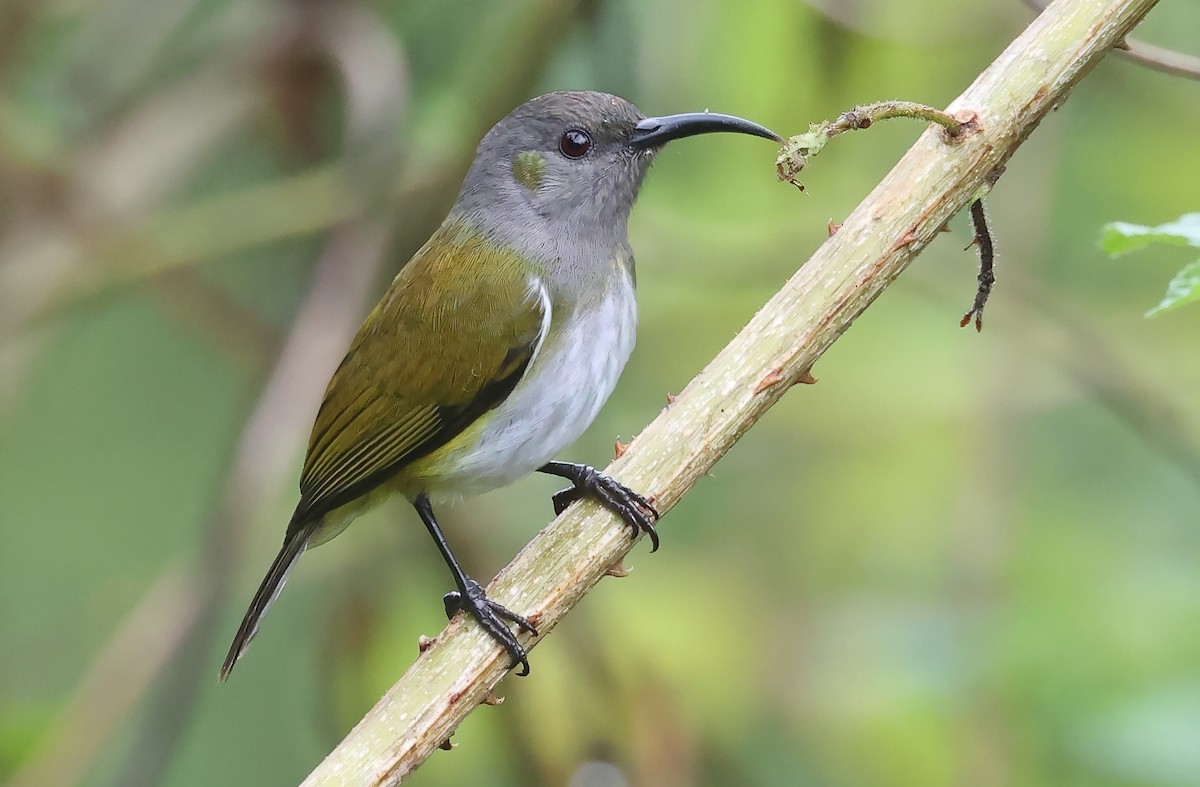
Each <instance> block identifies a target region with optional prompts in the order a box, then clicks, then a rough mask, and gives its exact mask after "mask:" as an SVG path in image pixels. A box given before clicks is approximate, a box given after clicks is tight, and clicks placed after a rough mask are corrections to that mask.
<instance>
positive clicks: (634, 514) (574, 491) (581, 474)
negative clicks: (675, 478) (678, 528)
mask: <svg viewBox="0 0 1200 787" xmlns="http://www.w3.org/2000/svg"><path fill="white" fill-rule="evenodd" d="M538 472H539V473H546V474H547V475H556V476H558V477H560V478H565V479H567V480H568V481H570V482H571V483H572V484H574V486H572V487H571V488H570V489H564V490H562V491H561V492H558V493H557V494H555V495H554V497H552V498H551V500H552V501H553V503H554V513H556V514H561V513H562V512H563V511H565V510H567V506H569V505H571V504H572V503H574V502H575V501H577V500H580V499H582V498H583V497H585V496H586V497H590V498H592V499H593V500H595V501H596V502H598V503H599V504H600V505H602V506H604V507H605V508H607V509H608V510H609V511H612V512H613V513H614V514H616V515H617V516H619V517H621V519H623V520H624V521H625V524H627V525H629V528H630V529H631V530H632V531H633V535H634V537H636V536H637V535H638V533H645V534H646V535H647V537H649V539H650V551H651V552H655V551H657V550H658V533H657V532H656V531H655V529H654V523H655V522H656V521H658V511H657V510H656V509H655V508H654V506H652V505H651V504H650V501H649V500H647V499H646V498H644V497H642V496H641V495H639V494H638V493H637V492H635V491H633V490H632V489H630V488H629V487H627V486H625V485H623V484H621V483H618V482H617V481H614V480H613V479H611V478H609V477H608V476H606V475H604V473H601V472H600V471H599V470H597V469H596V468H594V467H591V466H589V465H577V464H574V463H572V462H547V463H546V464H544V465H542V466H541V467H539V468H538Z"/></svg>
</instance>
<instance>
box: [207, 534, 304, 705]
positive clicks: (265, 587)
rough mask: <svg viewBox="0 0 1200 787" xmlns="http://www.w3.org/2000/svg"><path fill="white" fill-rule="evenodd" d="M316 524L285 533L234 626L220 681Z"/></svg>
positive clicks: (242, 650) (250, 636) (239, 654)
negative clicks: (237, 622) (235, 630)
mask: <svg viewBox="0 0 1200 787" xmlns="http://www.w3.org/2000/svg"><path fill="white" fill-rule="evenodd" d="M319 524H320V520H319V519H318V520H317V521H315V522H311V523H309V524H306V525H304V526H303V527H301V528H299V529H297V530H296V531H295V532H289V533H288V536H287V538H285V539H284V541H283V548H282V549H280V550H279V554H278V555H276V556H275V562H273V563H271V568H269V569H268V570H267V575H266V576H265V577H263V581H262V584H261V585H259V586H258V592H257V593H255V594H254V598H253V599H252V600H251V601H250V608H249V609H247V610H246V617H244V618H242V625H241V626H239V627H238V630H237V634H235V635H234V637H233V644H232V645H230V646H229V655H227V656H226V657H225V663H224V664H222V665H221V675H220V680H221V682H224V681H225V679H226V678H228V677H229V673H230V672H232V671H233V665H234V664H237V660H238V659H240V658H241V657H242V654H243V653H245V652H246V648H247V647H248V646H249V645H250V640H252V639H254V635H255V634H256V633H257V632H258V624H259V621H260V620H262V616H263V615H265V614H267V610H268V609H270V608H271V603H272V602H273V601H275V597H276V596H278V595H279V591H281V590H283V584H284V583H285V582H287V578H288V574H289V573H290V572H291V570H292V566H294V565H296V560H297V559H298V558H299V557H300V553H302V552H303V551H304V548H305V547H307V546H308V541H309V539H311V538H312V536H313V533H314V532H316V529H317V526H318V525H319ZM289 530H290V528H289Z"/></svg>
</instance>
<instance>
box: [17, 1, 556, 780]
mask: <svg viewBox="0 0 1200 787" xmlns="http://www.w3.org/2000/svg"><path fill="white" fill-rule="evenodd" d="M296 8H297V9H299V10H300V11H301V12H302V13H301V16H302V17H303V18H300V19H297V20H293V22H292V23H291V24H290V26H289V33H288V36H291V38H289V40H301V41H303V40H304V39H296V38H295V36H302V35H314V36H317V39H316V40H315V41H314V40H307V41H305V43H304V44H303V46H305V47H308V48H309V49H311V48H313V47H315V48H316V49H318V50H319V51H325V52H327V54H328V57H329V59H330V60H332V61H333V62H334V63H336V73H338V74H339V75H340V77H341V81H342V90H343V91H344V93H345V95H346V103H347V120H346V140H345V145H346V153H345V154H344V155H343V156H342V157H341V158H340V159H339V160H338V161H337V162H335V163H330V164H321V165H318V166H314V167H312V168H310V169H309V170H307V171H306V172H304V173H301V174H299V175H293V176H288V177H285V178H281V179H280V180H278V181H275V182H272V183H268V184H267V185H265V186H263V185H258V186H253V187H249V188H246V189H244V190H242V191H238V192H233V193H232V194H223V195H220V196H216V197H210V198H207V199H204V200H202V201H199V202H196V203H192V204H190V205H185V206H183V207H177V208H168V209H164V210H157V211H154V212H149V211H143V210H142V208H143V207H148V206H149V200H146V199H145V198H144V197H142V196H140V195H141V194H143V193H148V191H157V188H159V187H161V186H156V187H154V188H151V185H152V184H150V183H146V184H145V185H144V186H142V187H139V188H140V189H147V190H148V191H147V192H143V191H141V190H139V191H137V192H136V193H130V195H129V198H130V199H132V200H133V201H134V202H136V203H137V205H138V211H136V212H135V213H136V215H137V216H138V218H137V220H136V221H135V222H132V223H128V224H125V225H120V224H118V226H119V227H120V226H123V227H124V229H122V230H120V231H119V232H117V233H111V232H110V233H104V234H99V235H97V234H95V233H91V234H88V233H83V234H79V233H77V232H76V230H77V229H78V228H76V227H73V226H63V225H56V227H55V229H54V230H53V232H55V233H57V232H63V233H65V235H64V236H63V237H64V238H66V239H67V240H66V241H65V242H66V243H67V246H64V247H63V248H62V250H63V251H65V252H66V253H67V256H66V257H62V258H59V260H60V261H61V262H63V263H64V265H63V266H61V267H60V268H57V270H59V271H60V273H61V274H62V275H61V276H60V277H54V278H51V279H49V280H47V279H45V278H42V279H40V280H38V277H34V276H32V275H30V277H29V278H28V279H25V278H23V277H24V276H25V275H26V274H27V273H29V272H32V271H36V272H37V273H38V275H39V276H41V275H42V274H45V273H46V271H45V270H44V269H41V268H37V267H36V263H38V262H39V260H37V259H25V258H23V257H21V255H19V254H16V255H14V256H10V257H8V258H4V257H3V254H0V280H4V281H8V282H13V281H15V282H17V283H18V284H20V283H22V282H24V283H26V284H29V285H31V286H33V285H37V286H39V287H40V286H46V289H43V290H38V293H39V294H41V295H44V296H45V297H44V298H43V297H37V298H33V299H31V300H29V301H27V302H25V303H24V304H23V305H22V309H21V310H20V311H19V312H16V313H14V312H12V311H8V312H5V319H4V320H2V321H0V322H3V325H0V337H5V336H7V337H9V338H11V337H12V336H13V335H14V333H13V332H17V331H20V330H24V329H25V328H27V327H28V325H29V322H28V321H29V320H31V319H32V320H35V321H37V322H39V323H41V322H43V321H44V320H45V318H46V317H49V316H52V315H53V314H57V313H59V312H60V311H61V310H62V309H64V308H67V307H69V306H71V305H73V304H75V303H79V302H81V301H82V300H83V299H86V298H89V297H91V296H93V295H94V294H96V293H98V292H102V291H104V290H106V289H108V288H111V287H113V286H114V285H118V284H122V283H127V282H133V281H137V280H139V279H146V280H148V283H149V285H150V290H151V292H152V293H154V295H155V296H156V297H157V298H158V299H160V300H161V301H162V302H163V303H165V304H168V305H171V306H174V307H175V309H176V311H175V312H174V314H173V316H174V317H176V318H177V319H180V320H183V321H185V322H186V323H187V324H189V325H190V326H192V327H193V328H195V329H198V330H200V331H201V332H202V333H203V335H205V336H206V337H208V338H210V339H215V340H216V342H217V345H218V346H219V347H222V348H224V349H225V350H227V351H228V352H230V353H232V354H233V355H234V356H235V357H237V358H239V360H246V361H247V362H249V363H250V364H252V366H254V368H262V365H263V364H270V363H274V366H275V368H274V370H273V371H272V372H271V374H270V376H269V379H268V380H267V382H266V385H265V387H264V389H263V390H262V392H261V394H260V396H259V399H258V402H257V403H256V404H255V406H254V408H253V411H252V413H251V414H250V416H249V418H248V420H247V421H246V424H245V426H244V428H243V431H242V434H241V437H240V439H239V441H238V444H237V446H236V447H235V448H234V450H233V458H232V460H231V463H230V469H229V473H228V475H227V477H226V478H225V480H224V482H223V486H222V488H221V489H220V491H218V492H216V493H215V497H214V504H213V511H212V513H211V515H210V516H209V518H208V520H207V523H206V525H205V526H204V532H205V536H204V541H203V543H202V545H201V553H202V555H201V561H200V563H199V565H197V566H195V567H193V568H192V569H190V570H187V571H182V570H180V569H178V568H175V569H173V571H174V572H175V573H174V574H170V576H171V577H174V581H175V582H176V584H181V585H182V590H181V591H180V592H181V593H182V594H183V595H179V594H176V596H178V598H176V596H171V597H165V596H164V590H163V588H165V587H175V585H170V584H169V583H166V580H165V579H164V580H163V581H160V582H159V583H156V584H154V585H152V586H150V587H149V588H148V589H147V591H146V593H145V595H144V596H143V599H142V601H141V603H140V604H139V606H138V611H136V612H135V613H132V614H136V615H137V617H136V619H134V618H130V619H129V620H127V621H126V622H125V623H123V624H122V625H121V626H120V627H118V628H117V630H116V631H115V632H114V635H113V637H112V639H111V640H110V642H109V644H108V646H107V647H106V650H105V653H118V654H126V655H124V656H122V657H121V658H120V659H117V660H116V662H117V663H118V666H119V669H118V668H114V667H112V665H111V663H112V662H113V659H112V658H108V659H107V660H105V661H100V662H97V663H96V664H95V665H93V667H92V672H91V675H92V676H93V677H92V678H89V679H88V680H87V681H86V682H85V683H84V684H83V685H82V686H81V687H80V689H79V690H78V691H77V693H76V695H75V696H74V697H73V698H72V700H71V701H70V702H69V703H68V704H67V706H66V707H65V709H64V711H63V712H62V714H61V715H60V717H59V721H58V723H57V724H56V726H55V728H54V729H55V730H56V731H57V732H56V734H54V735H51V736H48V737H46V738H45V739H44V740H43V741H42V742H41V744H40V746H39V748H38V751H37V753H36V755H35V756H34V757H32V758H31V759H30V760H29V761H28V764H27V767H26V768H25V769H23V770H22V772H21V774H19V775H18V780H17V781H16V782H14V783H15V784H41V783H49V782H44V781H43V779H42V776H43V775H44V774H47V773H54V774H58V775H59V776H62V777H63V778H62V779H61V780H60V779H59V778H58V776H56V777H55V779H53V780H52V781H53V783H56V784H70V783H74V782H76V781H78V779H79V777H80V776H81V774H83V773H86V771H87V769H88V768H89V766H90V765H91V764H92V761H93V760H94V758H95V756H96V755H97V754H98V753H99V752H100V751H101V750H102V745H103V743H104V741H105V740H107V739H108V738H109V737H110V736H111V735H112V734H113V733H114V732H115V730H116V728H117V726H118V725H119V724H120V723H122V722H123V721H125V719H126V718H127V717H128V713H129V711H130V710H131V709H133V708H135V707H137V704H138V700H139V699H141V698H142V697H143V696H144V695H145V694H147V693H148V692H150V691H151V690H152V689H153V690H154V696H153V699H152V702H151V703H150V705H149V707H148V708H147V709H146V712H145V715H144V719H143V721H141V722H139V728H138V730H137V732H136V733H135V735H136V738H135V741H134V744H133V745H132V746H131V747H130V748H129V749H128V751H129V752H130V754H129V756H128V757H127V759H126V762H125V764H124V766H123V767H122V768H121V769H120V774H119V778H118V781H117V783H120V784H122V785H123V786H126V785H133V784H154V783H158V781H159V780H160V778H161V773H162V770H163V769H164V768H165V767H166V764H167V763H168V762H169V760H170V757H171V755H172V753H173V751H174V747H175V743H176V741H177V740H178V736H179V734H180V732H181V731H182V730H184V729H186V727H187V724H188V720H189V719H190V718H191V708H192V706H193V704H194V701H195V698H196V687H197V686H198V685H199V682H200V681H203V680H205V679H207V678H208V677H210V676H211V674H212V673H211V669H210V668H211V667H212V665H211V664H208V663H207V661H206V660H205V656H206V655H207V652H208V651H207V645H208V644H209V642H210V641H211V640H212V638H213V637H214V636H215V629H216V623H217V620H218V619H219V618H218V616H219V614H220V613H221V611H222V610H223V609H224V602H225V599H226V594H227V593H228V592H229V589H230V587H231V584H232V576H233V575H234V573H235V571H236V568H237V563H238V560H237V557H238V555H240V554H241V553H242V552H243V551H244V550H243V548H242V546H241V544H242V542H243V541H244V538H245V534H246V533H247V532H248V530H249V523H251V522H253V521H255V520H256V519H258V518H259V512H260V511H261V510H262V509H263V508H264V507H265V506H266V505H267V502H268V501H269V500H271V499H273V498H274V496H275V495H276V493H277V490H278V489H279V488H280V486H281V485H282V484H283V483H284V478H285V476H286V474H287V468H288V467H289V466H290V463H291V461H292V460H293V458H294V456H295V454H296V450H298V446H297V445H296V444H295V441H296V440H298V439H299V438H300V437H301V436H302V435H303V430H304V428H305V426H306V425H307V424H308V423H309V422H310V421H311V418H312V414H313V413H314V412H315V410H316V406H317V402H318V399H319V395H320V391H321V387H322V386H323V382H324V380H326V379H327V378H328V374H329V372H330V371H331V370H332V368H333V366H334V365H336V363H337V360H338V359H339V358H340V356H341V353H342V351H343V349H344V347H345V344H346V342H347V341H348V340H349V336H350V334H351V333H352V332H353V330H354V328H355V327H356V326H357V324H358V322H359V320H360V319H361V317H362V312H363V301H364V300H365V298H366V293H368V292H369V291H370V290H371V288H372V286H373V285H374V283H375V282H377V280H378V278H379V276H378V274H379V273H380V271H381V270H385V269H387V268H388V267H391V266H390V264H389V261H390V260H391V259H392V255H390V254H388V253H387V252H388V250H389V249H390V248H392V247H395V248H398V249H399V250H401V252H400V253H399V254H397V256H399V258H400V259H404V258H406V257H407V255H408V252H410V251H412V250H414V249H415V248H416V247H417V246H418V245H419V244H420V243H421V242H422V241H423V240H424V238H425V237H427V236H428V235H429V234H430V233H431V232H432V230H433V228H434V227H435V226H436V224H437V222H438V221H440V219H441V215H442V214H443V212H444V210H445V207H446V205H448V203H449V202H450V200H452V199H453V196H454V193H455V191H456V190H457V187H458V184H459V182H460V181H461V179H462V176H463V174H464V173H465V171H466V168H467V166H468V165H469V163H470V159H471V156H472V154H473V152H474V147H475V144H476V142H477V140H478V138H479V136H481V135H482V134H483V132H484V131H486V129H487V128H488V127H489V126H490V125H491V123H492V122H494V121H495V119H496V118H497V117H499V116H500V115H502V114H503V113H504V112H506V111H507V109H508V108H509V107H510V106H512V105H513V104H516V103H519V102H520V101H521V100H523V99H524V98H526V97H528V95H529V93H530V91H531V89H532V84H533V82H534V81H535V80H536V79H537V78H538V77H539V76H540V74H541V72H542V70H543V69H544V67H545V64H546V62H547V61H548V59H549V58H550V57H551V56H552V55H553V53H554V51H555V47H554V46H553V45H552V43H553V42H555V41H557V40H558V38H559V37H561V36H563V35H565V33H566V31H567V30H568V29H569V26H568V25H567V22H568V21H569V20H570V18H571V17H572V15H573V14H574V13H575V12H576V9H577V3H575V2H572V1H569V0H568V1H563V0H531V2H527V3H525V4H522V5H520V6H515V5H513V6H504V7H498V8H497V9H496V10H495V11H494V12H493V15H492V16H491V17H490V18H488V19H486V20H482V21H481V22H480V23H479V26H478V29H479V34H480V36H481V43H480V45H479V46H478V47H476V49H475V51H476V53H477V58H478V59H476V60H471V61H468V62H464V63H463V64H462V71H461V75H460V77H459V80H458V86H457V87H456V88H455V89H454V91H453V94H454V95H455V96H456V97H459V98H460V99H461V106H462V108H465V110H466V112H464V113H462V114H459V115H456V117H455V119H456V120H457V121H459V123H460V125H459V126H458V127H457V128H454V129H452V130H448V131H447V132H446V133H443V134H441V135H439V136H440V139H441V142H442V144H441V147H440V148H439V149H437V150H433V151H427V152H425V153H424V154H422V155H415V156H411V157H407V156H404V155H403V153H404V150H405V148H404V146H406V145H407V141H406V140H405V138H404V136H403V135H401V134H400V133H399V132H398V128H399V127H400V125H401V124H402V120H403V118H404V108H405V106H404V105H405V102H406V98H407V95H406V94H407V74H406V69H405V67H404V64H403V62H402V61H401V59H400V53H399V52H398V51H396V50H395V48H394V47H395V42H394V41H393V40H392V38H391V37H390V34H388V33H386V31H385V30H384V28H383V26H382V25H381V24H380V23H379V22H378V21H377V20H375V19H374V12H373V11H371V10H370V9H369V8H368V7H367V6H364V5H355V4H349V3H329V4H307V3H301V4H297V5H296ZM321 14H324V16H321ZM276 21H277V22H279V20H276ZM280 23H281V22H280ZM498 28H503V29H509V30H510V31H511V33H512V34H511V35H508V36H496V35H495V30H496V29H498ZM389 49H390V50H391V51H389ZM372 58H374V59H372ZM272 73H274V72H272ZM276 76H277V74H276ZM381 76H382V77H386V79H383V80H381ZM248 92H250V91H248V90H247V88H246V86H245V85H240V86H239V87H238V93H239V95H245V94H247V93H248ZM151 103H153V102H151ZM305 108H308V109H311V108H312V106H311V105H310V104H308V103H305V102H299V103H288V104H286V107H285V110H286V111H306V109H305ZM0 110H2V108H0ZM464 120H465V121H467V122H466V123H462V121H464ZM124 149H127V150H129V151H130V155H133V154H134V153H136V151H137V146H136V145H130V146H125V148H124ZM177 152H178V153H179V154H180V155H183V156H184V157H185V158H186V157H187V155H188V154H187V152H186V151H177ZM97 160H98V161H103V160H104V158H103V157H99V158H98V159H97ZM133 163H136V162H133ZM114 167H115V165H113V166H110V167H109V169H111V170H112V171H116V170H115V168H114ZM134 168H135V169H136V170H140V167H134ZM167 169H169V170H173V171H176V172H178V171H179V170H178V169H177V168H173V167H168V168H167ZM397 173H399V174H397ZM350 181H352V182H353V188H352V189H351V188H349V187H348V186H347V183H348V182H350ZM321 230H330V231H331V235H330V240H329V242H328V244H327V247H326V251H325V253H324V254H323V256H322V258H321V260H320V262H319V263H318V266H317V269H316V272H315V274H314V278H313V280H312V284H311V288H310V292H309V295H308V297H307V300H306V301H305V303H304V304H303V305H302V306H301V307H300V310H299V311H298V313H297V315H296V317H295V318H294V320H293V323H292V325H291V326H290V328H289V330H288V332H287V336H286V337H280V336H278V335H276V333H275V331H274V330H273V329H271V328H270V327H269V326H267V325H266V324H264V323H262V322H261V321H260V320H259V319H258V318H257V315H255V314H254V313H252V312H249V311H247V310H245V309H241V308H237V306H238V305H237V304H233V303H231V302H229V301H228V300H227V299H225V298H224V297H223V292H222V291H221V290H219V289H216V288H213V287H212V286H210V285H206V284H205V283H204V282H202V281H201V282H199V284H201V285H202V286H200V287H197V286H195V285H196V284H197V283H198V282H197V281H196V279H197V277H196V275H195V274H194V273H193V271H192V269H191V268H190V267H189V266H191V265H193V264H195V263H196V262H199V261H203V260H206V259H209V258H211V257H216V256H218V255H220V254H225V253H228V252H230V251H236V250H240V249H244V248H247V247H249V246H252V245H255V244H260V243H266V242H270V241H273V240H277V239H281V238H285V237H289V236H295V235H297V234H303V233H310V232H317V231H321ZM47 231H49V230H47ZM2 251H3V249H0V252H2ZM5 259H7V260H8V261H9V263H10V266H9V267H8V268H5V267H4V265H5ZM84 260H87V261H88V264H87V266H81V265H77V264H76V263H79V262H82V261H84ZM51 272H52V271H51ZM6 276H9V277H13V278H9V279H6V278H5V277H6ZM29 294H31V290H29V289H24V290H19V291H9V292H7V293H5V292H0V298H4V297H5V296H8V297H10V298H12V299H14V301H13V302H15V299H16V298H18V297H22V296H25V295H29ZM10 320H11V321H10ZM5 330H8V331H10V332H9V333H7V334H6V333H5ZM0 342H3V338H0ZM276 353H278V355H276ZM180 598H182V599H185V600H186V602H187V603H186V604H184V603H183V602H182V601H180V600H179V599H180ZM146 610H149V611H146ZM171 621H175V623H176V624H177V625H173V626H172V625H170V622H171ZM135 624H136V625H135ZM168 631H169V632H171V634H172V635H171V636H164V633H163V632H168ZM146 637H153V638H155V643H156V645H157V647H147V646H146V643H145V642H144V641H143V640H144V639H145V638H146ZM128 654H135V655H133V656H129V655H128ZM95 676H102V679H100V678H97V677H95ZM97 681H99V683H100V684H103V685H104V686H105V688H106V691H104V692H99V693H97V692H96V691H93V690H90V689H89V687H91V686H94V685H97ZM114 696H117V697H119V698H120V702H119V703H116V704H112V707H111V708H109V711H108V712H106V713H101V711H103V708H102V707H101V706H103V705H104V704H105V703H110V704H111V703H112V698H113V697H114ZM78 719H90V720H93V721H94V722H95V723H92V724H88V725H85V727H80V725H79V724H78V723H77V721H76V720H78Z"/></svg>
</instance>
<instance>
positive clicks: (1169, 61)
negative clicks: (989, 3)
mask: <svg viewBox="0 0 1200 787" xmlns="http://www.w3.org/2000/svg"><path fill="white" fill-rule="evenodd" d="M1023 1H1024V3H1025V5H1027V6H1029V7H1030V8H1032V9H1033V10H1034V11H1037V12H1038V13H1041V12H1042V11H1044V10H1046V6H1047V5H1048V3H1047V2H1046V0H1023ZM1117 51H1118V52H1119V53H1120V54H1121V55H1122V56H1123V57H1125V58H1126V59H1127V60H1132V61H1133V62H1135V63H1138V64H1140V65H1143V66H1145V67H1146V68H1149V69H1150V70H1151V71H1161V72H1163V73H1164V74H1171V75H1173V76H1177V77H1183V78H1185V79H1200V57H1197V56H1195V55H1189V54H1187V53H1186V52H1176V51H1175V50H1174V49H1167V48H1166V47H1161V46H1156V45H1155V44H1149V43H1146V42H1145V41H1139V40H1138V39H1135V38H1126V39H1125V40H1124V41H1123V42H1122V43H1121V44H1119V45H1118V47H1117Z"/></svg>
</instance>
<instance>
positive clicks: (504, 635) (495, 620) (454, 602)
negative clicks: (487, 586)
mask: <svg viewBox="0 0 1200 787" xmlns="http://www.w3.org/2000/svg"><path fill="white" fill-rule="evenodd" d="M442 601H443V603H445V605H446V617H447V618H451V617H454V613H455V612H459V611H465V612H466V613H467V614H469V615H470V616H471V617H473V618H475V620H476V621H478V623H479V625H480V626H482V627H483V630H484V631H486V632H487V633H488V635H489V636H490V637H491V638H492V639H494V640H496V642H498V643H500V644H501V645H502V646H503V647H504V649H505V650H506V651H508V655H509V656H510V657H511V658H512V666H513V667H516V666H517V665H518V664H519V665H521V671H520V672H518V673H517V674H518V675H521V676H524V675H528V674H529V657H528V656H527V655H526V653H525V648H523V647H522V646H521V643H520V642H518V641H517V638H516V636H515V635H514V634H513V633H512V631H511V630H510V629H509V628H508V626H507V625H505V622H504V621H509V622H511V623H516V624H517V627H518V628H520V629H521V630H522V631H525V632H528V633H530V634H532V635H534V636H535V637H536V636H537V633H538V632H537V629H536V628H534V626H533V624H532V623H530V622H529V620H528V618H525V617H523V616H521V615H518V614H517V613H515V612H513V611H512V610H510V609H508V608H507V607H504V606H501V605H500V604H497V603H496V602H495V601H492V600H491V599H490V598H488V597H487V594H486V593H485V592H484V590H483V586H482V585H480V584H479V583H478V582H476V581H475V580H473V579H470V578H468V579H467V587H466V590H465V592H464V591H459V590H452V591H450V592H449V593H447V594H446V595H445V596H443V597H442Z"/></svg>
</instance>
